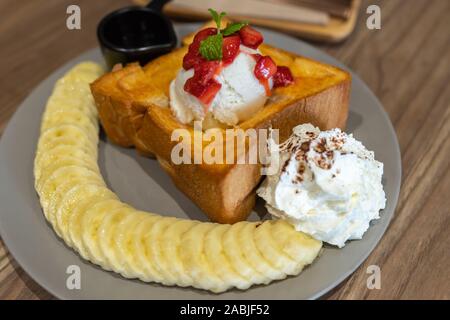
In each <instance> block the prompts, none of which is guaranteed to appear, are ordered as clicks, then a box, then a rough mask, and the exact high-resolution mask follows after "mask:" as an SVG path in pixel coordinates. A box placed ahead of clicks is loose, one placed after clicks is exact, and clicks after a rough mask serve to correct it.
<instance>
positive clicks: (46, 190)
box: [37, 166, 101, 220]
mask: <svg viewBox="0 0 450 320" xmlns="http://www.w3.org/2000/svg"><path fill="white" fill-rule="evenodd" d="M84 177H88V179H92V180H93V181H98V182H99V183H101V179H99V176H98V174H96V173H95V172H93V171H91V170H89V169H87V168H85V167H79V166H67V167H61V168H58V169H57V170H55V171H54V172H53V173H52V175H51V176H50V177H48V178H47V179H46V181H45V183H44V184H43V185H42V188H41V189H40V190H37V191H38V194H39V197H40V201H41V206H42V208H43V211H44V214H45V217H46V218H47V219H48V220H50V213H51V211H50V209H49V206H50V203H51V202H53V203H54V205H55V204H57V203H55V193H56V192H57V189H58V188H60V189H61V188H62V186H61V185H62V184H64V183H70V184H71V185H73V184H74V183H80V182H81V183H82V182H83V181H85V180H84ZM88 181H89V180H88ZM62 195H63V194H62V193H60V196H62ZM58 201H59V198H58ZM52 218H53V217H52Z"/></svg>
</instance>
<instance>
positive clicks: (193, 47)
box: [183, 28, 217, 70]
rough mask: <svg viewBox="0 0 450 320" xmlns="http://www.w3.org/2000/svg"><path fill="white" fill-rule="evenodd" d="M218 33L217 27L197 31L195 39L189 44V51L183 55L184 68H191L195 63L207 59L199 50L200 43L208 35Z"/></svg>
mask: <svg viewBox="0 0 450 320" xmlns="http://www.w3.org/2000/svg"><path fill="white" fill-rule="evenodd" d="M216 33H217V29H216V28H206V29H203V30H200V31H199V32H197V34H196V35H195V37H194V41H193V42H192V43H191V44H190V45H189V49H188V52H187V53H186V55H185V56H184V57H183V69H184V70H189V69H191V68H193V67H194V66H195V65H197V64H199V63H202V62H203V61H205V59H203V57H202V56H201V54H200V52H199V48H200V43H201V42H202V41H203V40H205V39H206V38H207V37H209V36H211V35H214V34H216Z"/></svg>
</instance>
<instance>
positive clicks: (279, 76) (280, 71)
mask: <svg viewBox="0 0 450 320" xmlns="http://www.w3.org/2000/svg"><path fill="white" fill-rule="evenodd" d="M292 82H294V77H293V76H292V73H291V70H289V68H288V67H285V66H278V68H277V72H276V73H275V74H274V76H273V86H274V87H275V88H277V87H285V86H287V85H289V84H291V83H292Z"/></svg>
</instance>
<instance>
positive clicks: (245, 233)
mask: <svg viewBox="0 0 450 320" xmlns="http://www.w3.org/2000/svg"><path fill="white" fill-rule="evenodd" d="M259 226H260V225H259V224H256V223H250V222H247V223H244V224H243V227H242V228H241V229H240V230H239V234H238V241H239V243H240V244H241V249H242V253H243V254H244V257H245V258H246V259H247V261H248V262H249V264H250V265H251V266H252V268H253V269H255V270H257V271H258V272H259V273H261V274H265V275H267V276H268V277H269V278H270V279H272V280H280V279H284V278H286V273H284V272H282V271H281V270H279V269H277V268H274V267H273V266H272V265H271V264H270V263H269V262H268V261H267V260H266V259H265V258H264V256H263V255H262V254H261V253H260V252H259V250H258V248H257V247H256V244H255V239H254V233H255V231H256V228H258V227H259Z"/></svg>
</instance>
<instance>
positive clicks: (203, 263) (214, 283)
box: [180, 222, 231, 292]
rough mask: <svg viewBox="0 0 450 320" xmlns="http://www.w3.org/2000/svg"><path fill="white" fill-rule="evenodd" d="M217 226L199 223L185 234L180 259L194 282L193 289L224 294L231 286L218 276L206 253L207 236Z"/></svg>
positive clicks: (182, 238) (182, 239)
mask: <svg viewBox="0 0 450 320" xmlns="http://www.w3.org/2000/svg"><path fill="white" fill-rule="evenodd" d="M216 226H217V225H216V224H214V223H207V222H205V223H199V224H197V225H196V226H194V227H193V228H191V229H190V230H189V231H187V232H185V233H184V234H183V236H182V237H181V247H180V258H181V261H182V262H183V265H184V268H185V270H186V272H187V273H188V274H189V276H190V277H192V279H193V280H194V283H193V284H192V286H193V287H196V288H202V289H207V290H210V291H212V292H222V291H225V290H227V289H228V288H230V286H231V285H230V284H229V283H225V282H224V281H223V280H222V279H221V278H220V277H219V276H218V275H217V274H216V272H215V270H213V268H212V266H211V265H210V264H209V262H208V260H207V259H206V257H205V251H204V239H205V235H206V234H207V233H208V232H209V231H210V230H211V229H212V228H214V227H216Z"/></svg>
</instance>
